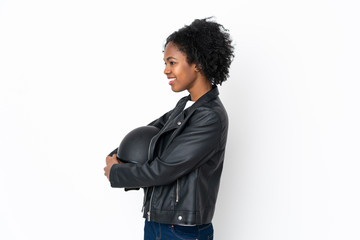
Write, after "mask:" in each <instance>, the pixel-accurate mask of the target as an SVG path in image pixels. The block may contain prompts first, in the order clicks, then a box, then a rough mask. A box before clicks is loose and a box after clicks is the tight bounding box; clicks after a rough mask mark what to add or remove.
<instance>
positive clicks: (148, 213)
mask: <svg viewBox="0 0 360 240" xmlns="http://www.w3.org/2000/svg"><path fill="white" fill-rule="evenodd" d="M147 215H148V221H149V222H150V211H148V212H147Z"/></svg>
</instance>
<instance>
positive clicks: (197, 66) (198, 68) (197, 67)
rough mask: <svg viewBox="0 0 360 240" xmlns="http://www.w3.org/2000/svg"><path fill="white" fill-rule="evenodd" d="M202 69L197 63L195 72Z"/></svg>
mask: <svg viewBox="0 0 360 240" xmlns="http://www.w3.org/2000/svg"><path fill="white" fill-rule="evenodd" d="M200 71H201V65H200V64H195V72H200Z"/></svg>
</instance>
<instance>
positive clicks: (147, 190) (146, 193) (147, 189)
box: [141, 187, 149, 212]
mask: <svg viewBox="0 0 360 240" xmlns="http://www.w3.org/2000/svg"><path fill="white" fill-rule="evenodd" d="M148 192H149V188H148V187H147V188H146V192H145V196H144V200H143V207H142V209H141V212H144V209H145V203H146V198H147V195H148Z"/></svg>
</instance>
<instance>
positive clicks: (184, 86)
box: [164, 42, 198, 92]
mask: <svg viewBox="0 0 360 240" xmlns="http://www.w3.org/2000/svg"><path fill="white" fill-rule="evenodd" d="M164 61H165V70H164V73H165V75H166V76H167V78H168V79H169V84H170V85H171V89H172V90H173V91H174V92H181V91H184V90H188V91H189V92H190V90H191V88H192V87H193V86H194V83H195V81H196V80H197V77H198V73H197V70H196V67H195V64H188V62H187V61H186V55H185V54H184V53H183V52H181V51H180V50H179V49H178V47H177V46H176V45H175V44H174V43H172V42H169V43H168V44H167V45H166V48H165V51H164Z"/></svg>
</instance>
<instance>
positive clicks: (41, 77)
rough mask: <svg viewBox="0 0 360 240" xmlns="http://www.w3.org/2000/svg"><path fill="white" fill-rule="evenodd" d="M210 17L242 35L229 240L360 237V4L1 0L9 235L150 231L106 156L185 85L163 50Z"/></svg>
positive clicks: (225, 96) (226, 91)
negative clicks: (171, 75) (114, 181)
mask: <svg viewBox="0 0 360 240" xmlns="http://www.w3.org/2000/svg"><path fill="white" fill-rule="evenodd" d="M209 16H216V19H217V21H218V22H219V23H221V24H223V25H224V26H225V27H226V28H228V29H229V30H230V33H231V35H232V37H233V39H234V43H235V44H236V52H235V55H236V57H235V59H234V62H233V64H232V67H231V72H230V75H231V77H230V78H229V79H228V82H225V83H224V84H223V86H221V87H220V89H219V90H220V96H221V99H222V101H223V103H224V105H225V106H226V108H227V111H228V114H229V118H230V129H229V137H228V147H227V153H226V158H225V166H224V171H223V177H222V182H221V188H220V192H219V197H218V204H217V209H216V213H215V216H214V220H213V222H214V227H215V239H230V240H231V239H233V240H238V239H244V240H262V239H269V240H282V239H283V240H288V239H291V240H303V239H317V240H318V239H347V240H350V239H360V232H359V226H360V217H359V216H360V204H359V203H360V193H359V183H360V177H359V170H360V169H359V160H360V154H359V145H360V140H359V136H360V129H359V122H360V114H359V102H360V99H359V96H358V95H359V80H360V78H359V66H360V58H359V56H360V48H359V43H360V34H359V22H360V17H359V4H358V3H357V1H355V0H354V1H344V0H343V1H325V0H324V1H321V0H303V1H286V0H282V1H281V0H274V1H266V0H255V1H226V0H222V1H209V0H206V1H205V0H203V1H145V0H143V1H131V2H130V1H126V2H125V1H115V0H113V1H110V0H103V1H96V0H94V1H85V0H83V1H81V0H71V1H70V0H62V1H45V0H44V1H40V0H33V1H19V0H12V1H10V0H8V1H6V0H0V114H1V117H0V144H1V145H0V147H1V152H0V194H1V196H0V239H4V240H15V239H21V240H23V239H24V240H25V239H26V240H43V239H44V240H45V239H51V240H57V239H59V240H60V239H88V240H90V239H142V235H143V219H142V214H141V211H140V210H141V204H142V192H141V191H139V192H124V191H123V190H122V189H112V188H110V186H109V183H108V181H107V179H106V178H105V177H104V175H103V167H104V166H105V156H106V155H107V154H108V153H109V152H110V151H111V150H113V149H114V148H115V147H117V145H118V144H119V143H120V141H121V139H122V137H123V136H124V135H125V134H126V133H127V132H129V131H130V130H132V129H134V128H135V127H138V126H142V125H146V124H147V123H149V122H150V121H152V120H153V119H155V118H157V117H159V116H160V115H161V114H163V113H164V112H165V111H168V110H170V109H171V108H172V107H173V106H174V105H175V103H176V102H177V100H178V99H179V98H180V97H182V96H184V95H185V94H187V93H185V92H184V93H178V94H177V93H173V92H172V91H171V89H170V87H169V86H168V84H167V82H168V80H167V79H166V78H165V75H163V67H164V64H163V60H162V58H163V55H162V46H163V43H164V40H165V39H166V37H167V36H168V35H169V34H171V33H172V32H173V31H175V30H177V29H178V28H180V27H182V26H184V25H185V24H190V23H191V22H192V21H193V20H194V19H195V18H204V17H209Z"/></svg>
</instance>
